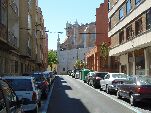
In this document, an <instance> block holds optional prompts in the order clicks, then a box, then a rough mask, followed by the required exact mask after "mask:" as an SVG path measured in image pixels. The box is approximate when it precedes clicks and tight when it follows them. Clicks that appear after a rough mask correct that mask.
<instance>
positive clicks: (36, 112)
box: [32, 105, 38, 113]
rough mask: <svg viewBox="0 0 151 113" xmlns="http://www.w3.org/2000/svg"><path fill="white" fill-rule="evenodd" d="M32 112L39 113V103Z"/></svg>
mask: <svg viewBox="0 0 151 113" xmlns="http://www.w3.org/2000/svg"><path fill="white" fill-rule="evenodd" d="M32 113H38V105H37V106H36V108H35V109H34V110H33V111H32Z"/></svg>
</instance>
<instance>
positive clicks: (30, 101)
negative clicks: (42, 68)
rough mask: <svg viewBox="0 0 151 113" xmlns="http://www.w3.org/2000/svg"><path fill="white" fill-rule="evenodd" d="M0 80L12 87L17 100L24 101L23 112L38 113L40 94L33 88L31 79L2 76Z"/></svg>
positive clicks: (28, 77)
mask: <svg viewBox="0 0 151 113" xmlns="http://www.w3.org/2000/svg"><path fill="white" fill-rule="evenodd" d="M2 79H4V80H6V81H7V83H8V84H9V85H10V86H12V88H13V89H14V90H15V93H16V95H17V97H18V98H19V100H21V99H24V102H23V109H24V111H28V112H32V113H38V107H39V106H40V105H41V97H40V96H41V94H40V91H39V90H38V89H36V87H35V84H34V78H33V77H30V76H4V77H3V78H2ZM38 105H39V106H38Z"/></svg>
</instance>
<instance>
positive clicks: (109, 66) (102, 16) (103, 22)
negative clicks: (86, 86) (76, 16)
mask: <svg viewBox="0 0 151 113" xmlns="http://www.w3.org/2000/svg"><path fill="white" fill-rule="evenodd" d="M94 33H95V35H96V41H95V46H94V47H93V48H92V49H91V50H90V51H88V52H87V53H86V59H87V68H89V69H92V70H96V71H109V72H118V68H117V67H118V64H119V63H118V62H117V61H116V57H108V53H107V55H106V56H105V55H103V52H102V51H103V50H101V47H102V46H103V47H105V49H106V50H107V51H108V47H109V45H110V38H109V37H108V0H105V1H104V3H101V4H100V6H99V8H97V9H96V31H95V32H94Z"/></svg>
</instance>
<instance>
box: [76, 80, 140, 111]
mask: <svg viewBox="0 0 151 113" xmlns="http://www.w3.org/2000/svg"><path fill="white" fill-rule="evenodd" d="M75 80H77V81H79V82H81V83H83V84H84V85H86V86H88V87H90V88H91V89H93V90H95V91H97V92H99V93H101V94H103V95H105V96H107V97H109V98H110V99H112V100H114V101H116V102H118V103H120V104H121V105H123V106H125V107H127V108H128V109H130V110H133V111H134V112H136V113H142V112H141V111H139V110H137V109H136V108H133V107H131V106H129V105H127V104H125V103H122V102H120V101H119V100H118V99H116V98H113V97H111V96H110V95H108V94H105V93H103V92H101V91H99V90H96V89H94V88H93V87H91V86H89V85H88V84H85V83H84V82H83V81H82V80H79V79H75Z"/></svg>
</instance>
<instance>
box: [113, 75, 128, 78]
mask: <svg viewBox="0 0 151 113" xmlns="http://www.w3.org/2000/svg"><path fill="white" fill-rule="evenodd" d="M112 77H113V78H127V75H126V74H112Z"/></svg>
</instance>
